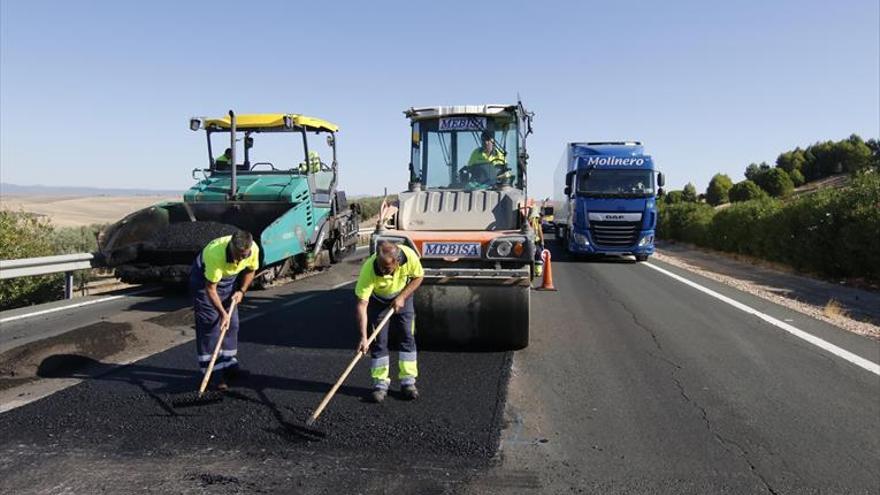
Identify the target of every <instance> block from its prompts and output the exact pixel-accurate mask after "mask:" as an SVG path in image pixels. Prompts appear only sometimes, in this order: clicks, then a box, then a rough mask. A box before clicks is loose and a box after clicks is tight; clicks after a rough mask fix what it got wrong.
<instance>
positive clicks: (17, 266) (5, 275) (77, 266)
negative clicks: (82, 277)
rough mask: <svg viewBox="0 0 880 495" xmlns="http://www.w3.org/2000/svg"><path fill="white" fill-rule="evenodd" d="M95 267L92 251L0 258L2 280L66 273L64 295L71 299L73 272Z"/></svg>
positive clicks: (0, 278) (0, 277)
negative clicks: (10, 258) (14, 258)
mask: <svg viewBox="0 0 880 495" xmlns="http://www.w3.org/2000/svg"><path fill="white" fill-rule="evenodd" d="M95 267H96V266H95V255H93V254H91V253H76V254H62V255H58V256H42V257H39V258H23V259H17V260H0V280H6V279H10V278H18V277H33V276H36V275H51V274H53V273H64V297H65V298H66V299H71V298H73V272H75V271H77V270H88V269H91V268H95Z"/></svg>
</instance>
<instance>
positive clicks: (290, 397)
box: [0, 253, 880, 495]
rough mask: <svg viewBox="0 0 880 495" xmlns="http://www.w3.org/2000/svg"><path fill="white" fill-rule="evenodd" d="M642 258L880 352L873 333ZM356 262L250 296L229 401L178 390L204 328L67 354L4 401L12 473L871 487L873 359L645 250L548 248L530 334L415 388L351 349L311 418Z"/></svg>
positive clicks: (236, 483) (527, 487)
mask: <svg viewBox="0 0 880 495" xmlns="http://www.w3.org/2000/svg"><path fill="white" fill-rule="evenodd" d="M651 263H654V264H656V265H658V266H662V267H663V268H665V269H667V270H670V271H673V272H675V273H679V274H681V275H683V276H686V277H687V278H689V279H691V280H694V281H696V282H698V283H700V284H703V285H705V286H707V287H709V288H711V289H713V290H716V291H718V292H721V293H723V294H725V295H728V296H729V297H732V298H735V299H736V300H738V301H740V302H743V303H745V304H748V305H750V306H752V307H755V308H757V309H760V310H761V311H764V312H767V313H769V314H771V315H772V316H774V317H776V318H779V319H782V320H785V321H789V322H790V323H791V324H792V325H795V326H798V327H799V328H802V329H804V330H805V331H809V332H811V333H814V334H816V335H820V336H822V337H823V338H825V339H827V340H829V341H832V342H835V343H836V344H838V345H841V346H844V347H845V348H847V349H848V350H850V351H851V352H854V353H857V354H859V355H861V356H863V357H866V358H869V359H871V360H873V361H875V362H877V361H878V360H880V344H878V342H877V341H875V340H870V339H867V338H864V337H859V336H855V335H851V334H845V333H842V332H841V331H840V330H838V329H835V328H833V327H830V326H828V325H826V324H824V323H822V322H817V321H816V320H812V319H810V318H808V317H806V316H803V315H798V314H795V313H793V312H791V311H790V310H787V309H785V308H781V307H778V306H775V305H773V304H771V303H767V302H765V301H761V300H758V299H756V298H754V297H753V296H750V295H749V294H745V293H741V292H738V291H736V290H735V289H732V288H729V287H725V286H722V285H720V284H716V283H714V282H712V281H711V280H707V279H703V278H700V277H698V276H694V275H691V274H688V273H687V272H683V271H681V270H678V269H676V268H674V267H670V266H668V265H664V264H662V263H659V262H656V261H651ZM352 266H353V265H352ZM345 270H348V271H345ZM349 272H351V273H349ZM353 272H354V268H352V267H349V268H346V269H344V270H342V271H339V270H337V273H336V274H335V275H332V276H331V277H330V280H327V281H321V279H320V278H315V279H314V280H311V279H310V280H308V281H306V283H305V284H304V286H300V289H297V290H298V291H299V292H297V293H291V294H288V295H279V294H274V293H273V294H274V295H272V297H269V298H267V299H266V301H265V302H264V303H263V304H260V305H258V307H259V308H260V311H261V316H255V317H254V318H253V319H251V320H249V321H247V322H246V323H245V324H244V325H243V331H242V337H241V340H242V344H241V355H242V359H243V362H245V363H246V364H247V366H248V367H249V368H250V370H251V372H252V373H253V374H252V376H251V378H250V380H249V381H248V382H247V384H246V385H243V386H238V387H235V388H234V389H233V392H232V393H230V394H229V395H228V396H227V397H226V399H224V400H223V401H222V402H220V403H217V404H212V405H208V406H203V407H196V408H186V409H182V408H175V407H173V406H172V405H171V400H172V399H173V397H175V396H176V394H178V393H181V392H185V391H187V390H190V389H191V388H192V386H193V384H194V380H195V378H196V377H195V372H194V364H193V362H192V359H193V349H192V343H189V344H185V345H183V346H179V347H175V348H172V349H170V350H168V351H165V352H163V353H160V354H157V355H154V356H152V357H150V358H147V359H144V360H141V361H139V362H137V363H134V364H133V365H131V366H128V367H125V368H122V369H117V370H112V369H109V367H107V366H106V365H102V363H100V362H94V363H91V366H87V367H85V368H80V369H79V370H78V371H75V372H71V373H68V374H66V375H65V374H63V373H62V374H61V376H79V377H81V378H84V381H83V383H81V384H79V385H77V386H74V387H71V388H68V389H65V390H62V391H60V392H57V393H55V394H54V395H51V396H50V397H48V398H45V399H42V400H40V401H37V402H34V403H31V404H29V405H27V406H24V407H21V408H18V409H15V410H13V411H11V412H8V413H5V414H3V415H2V416H0V418H2V421H0V479H2V480H3V481H2V484H0V490H2V491H3V492H4V493H162V494H165V493H304V494H312V493H461V494H468V495H469V494H502V493H503V494H506V493H523V494H537V493H675V494H686V493H694V494H704V493H769V494H783V493H798V494H800V493H856V494H858V493H870V494H876V493H878V492H880V470H878V468H877V466H880V379H878V377H877V375H873V374H871V373H869V372H867V371H865V370H863V369H861V368H857V367H855V366H853V365H851V364H849V363H847V362H845V361H842V360H840V359H838V358H836V357H834V356H832V355H830V354H828V353H827V352H825V351H823V350H820V349H818V348H816V347H814V346H812V345H810V344H807V343H805V342H803V341H801V340H799V339H796V338H794V337H792V336H790V335H789V334H787V333H784V332H782V331H780V330H778V329H776V328H775V327H772V326H770V325H768V324H766V323H765V322H763V321H761V320H759V319H758V318H756V317H754V316H749V315H747V314H745V313H743V312H741V311H738V310H736V309H734V308H733V307H731V306H728V305H725V304H723V303H720V302H719V301H717V300H715V299H712V298H710V297H708V296H706V295H704V294H702V293H700V292H697V291H695V290H693V289H691V288H689V287H687V286H685V285H683V284H681V283H679V282H677V281H675V280H673V279H671V278H669V277H667V276H665V275H663V274H661V273H659V272H657V271H655V270H651V269H650V268H648V267H646V266H642V265H638V264H633V263H629V262H619V261H609V262H583V261H578V260H571V259H567V258H566V257H564V256H562V255H560V254H558V253H555V256H554V274H555V276H556V278H555V283H556V286H557V288H558V289H559V291H558V292H534V293H533V294H532V320H531V332H532V339H531V344H530V346H529V347H528V348H527V349H525V350H523V351H519V352H516V353H513V354H511V353H452V352H444V351H438V350H434V351H424V352H422V353H421V354H420V357H419V364H420V368H421V374H422V377H421V379H420V390H421V391H422V393H423V397H422V398H421V399H420V400H419V401H417V402H415V403H407V402H403V401H400V400H396V399H395V398H393V397H392V398H391V399H389V400H388V401H387V403H386V404H383V405H381V406H375V405H372V404H366V403H364V402H363V401H362V399H361V398H362V396H363V395H364V394H365V393H366V392H367V390H368V387H369V382H368V378H367V370H366V367H365V363H361V365H359V366H358V367H357V368H355V371H354V372H353V374H352V376H351V378H350V380H349V382H347V383H346V385H345V386H344V387H343V388H342V389H341V392H340V396H339V397H338V398H337V399H335V400H334V402H333V403H332V404H331V406H330V408H329V409H328V411H327V413H326V416H325V417H323V418H322V419H321V421H320V423H319V426H320V430H321V431H322V432H323V433H325V434H326V437H325V438H315V437H313V436H312V435H310V434H309V432H308V431H306V430H303V429H302V426H301V425H302V422H303V420H304V419H305V418H306V416H307V415H308V413H309V412H310V411H311V408H312V407H314V406H315V405H316V404H317V403H318V401H319V400H320V398H321V396H322V394H323V392H324V391H325V390H326V389H327V388H328V387H329V386H330V384H331V383H332V382H333V381H334V379H335V376H336V374H338V373H339V372H340V371H341V369H342V368H343V367H344V366H345V364H346V363H347V361H348V359H349V358H350V356H351V348H352V347H353V346H354V345H355V338H354V332H353V330H352V328H353V317H352V311H351V302H352V301H351V300H350V298H351V295H350V292H351V289H350V287H344V288H338V289H332V290H329V287H331V286H333V285H335V284H337V283H339V281H340V280H344V279H345V278H346V277H347V276H349V275H351V274H352V273H353ZM331 273H332V272H331ZM333 277H335V278H333ZM294 285H296V284H294ZM284 290H287V289H284ZM302 297H308V298H309V299H308V304H305V303H303V304H298V305H292V304H290V301H295V300H296V299H297V298H302ZM246 315H247V314H246V313H243V316H246ZM183 318H185V315H184V314H183V313H182V312H180V311H176V312H170V313H168V314H167V315H165V316H163V317H162V318H161V320H162V322H163V323H164V324H168V325H171V326H174V325H179V324H180V323H181V321H182V320H181V319H183ZM178 320H181V321H178ZM55 359H56V360H58V359H62V360H63V359H64V357H63V356H60V357H59V356H56V357H55ZM81 361H82V359H80V360H79V362H80V364H82V363H81ZM54 364H55V366H53V368H52V369H53V370H59V369H60V368H59V367H58V366H57V363H54ZM55 373H60V372H58V371H55ZM48 378H50V377H47V379H48Z"/></svg>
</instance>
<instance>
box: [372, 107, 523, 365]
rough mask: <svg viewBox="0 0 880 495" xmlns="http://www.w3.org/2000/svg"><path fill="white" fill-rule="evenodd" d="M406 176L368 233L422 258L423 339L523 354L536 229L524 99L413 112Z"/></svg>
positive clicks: (418, 300)
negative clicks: (389, 212) (391, 207)
mask: <svg viewBox="0 0 880 495" xmlns="http://www.w3.org/2000/svg"><path fill="white" fill-rule="evenodd" d="M405 115H406V116H407V117H408V118H409V120H410V124H411V139H410V147H411V155H410V156H411V160H410V165H409V172H410V180H409V187H408V189H407V190H406V191H404V192H402V193H400V194H399V196H398V203H397V212H396V213H395V214H394V215H393V217H392V218H390V219H389V220H388V222H385V221H384V219H381V218H380V221H379V223H378V224H377V229H376V231H375V232H374V234H373V235H372V237H371V247H372V249H373V250H375V247H376V245H377V243H378V242H379V241H382V240H385V241H391V242H395V243H404V244H406V245H408V246H410V247H411V248H413V249H415V250H416V251H417V252H418V253H419V254H420V256H421V258H422V265H423V266H424V268H425V280H424V282H423V285H422V287H421V288H420V289H419V290H418V291H417V292H416V295H415V305H416V331H417V332H418V335H419V339H420V342H425V341H431V342H436V343H440V344H441V345H452V346H455V347H459V348H474V347H488V348H492V349H520V348H523V347H526V346H527V345H528V342H529V300H530V295H529V294H530V289H531V280H532V277H533V276H534V273H535V264H536V259H535V251H536V248H535V235H536V233H535V231H534V229H533V228H532V226H531V225H530V222H529V206H528V203H529V202H528V199H527V198H528V196H527V193H526V162H527V159H528V154H527V153H526V137H527V136H528V135H529V134H530V133H531V122H532V113H530V112H528V111H526V109H525V108H524V107H523V105H522V104H521V103H517V104H515V105H475V106H441V107H426V108H410V109H409V110H407V111H406V112H405Z"/></svg>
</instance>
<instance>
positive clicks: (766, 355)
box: [465, 252, 880, 494]
mask: <svg viewBox="0 0 880 495" xmlns="http://www.w3.org/2000/svg"><path fill="white" fill-rule="evenodd" d="M553 259H554V267H553V268H554V274H555V285H556V287H557V288H558V289H559V290H558V292H550V293H548V292H539V293H533V300H532V304H533V306H532V307H533V311H534V313H533V320H532V341H531V344H530V346H529V347H528V348H527V349H525V350H523V351H520V352H517V353H516V354H515V356H514V360H513V372H512V378H511V382H510V389H509V393H508V404H507V415H508V417H510V418H514V419H515V421H514V424H513V426H512V427H511V428H508V430H506V431H505V434H504V436H503V440H502V444H501V456H500V457H501V459H502V461H501V463H500V464H499V465H497V466H492V467H490V469H488V470H487V471H485V472H484V473H482V474H481V475H480V476H478V477H477V479H476V480H474V481H472V482H471V483H470V484H469V485H468V487H467V489H466V490H465V492H466V493H471V494H501V493H511V492H512V493H675V494H682V493H693V494H704V493H769V494H782V493H797V494H801V493H866V494H876V493H880V469H878V466H880V378H878V377H877V375H874V374H872V373H870V372H868V371H866V370H864V369H861V368H858V367H856V366H853V365H851V364H850V363H847V362H845V361H842V360H840V359H838V358H836V357H834V356H832V355H831V354H828V353H827V352H826V351H823V350H821V349H819V348H817V347H814V346H812V345H810V344H807V343H806V342H804V341H801V340H799V339H796V338H794V337H792V336H790V335H789V334H787V333H785V332H783V331H781V330H779V329H777V328H775V327H772V326H770V325H768V324H767V323H765V322H763V321H761V320H759V319H758V318H757V317H754V316H750V315H747V314H745V313H743V312H741V311H739V310H737V309H735V308H733V307H731V306H729V305H726V304H723V303H721V302H719V301H718V300H716V299H713V298H711V297H709V296H707V295H704V294H703V293H700V292H698V291H696V290H693V289H692V288H689V287H687V286H686V285H684V284H681V283H679V282H676V281H675V280H673V279H671V278H669V277H667V276H665V275H663V274H661V273H659V272H657V271H655V270H652V269H650V268H649V267H646V266H641V265H637V264H633V263H630V262H626V261H614V260H611V261H606V262H584V261H579V260H572V259H568V258H567V257H566V256H564V255H562V254H561V253H558V252H555V253H554V258H553ZM651 263H653V264H655V265H657V266H662V267H663V268H665V269H667V270H670V271H674V272H675V273H678V274H679V275H682V276H685V277H686V278H689V279H691V280H693V281H695V282H697V283H699V284H702V285H704V286H706V287H708V288H711V289H712V290H715V291H717V292H720V293H722V294H724V295H727V296H728V297H732V298H734V299H736V300H738V301H740V302H742V303H744V304H748V305H750V306H752V307H755V308H757V309H759V310H761V311H764V312H766V313H768V314H770V315H772V316H774V317H776V318H779V319H780V320H784V321H788V322H790V323H791V324H793V325H796V326H798V327H799V328H801V329H804V330H805V331H809V332H811V333H814V334H816V335H820V336H822V337H823V338H825V339H827V340H829V341H832V342H835V343H837V344H838V345H841V346H844V347H845V348H847V349H848V350H850V351H852V352H855V353H857V354H859V355H861V356H863V357H866V358H868V359H871V360H872V361H874V362H877V361H880V343H878V342H877V341H876V340H871V339H868V338H864V337H861V336H856V335H852V334H848V333H846V332H843V331H841V330H839V329H836V328H833V327H830V326H828V325H825V324H824V323H821V322H817V321H816V320H812V319H810V318H809V317H806V316H804V315H799V314H796V313H794V312H792V311H790V310H788V309H785V308H781V307H779V306H776V305H773V304H770V303H767V302H766V301H761V300H758V299H757V298H754V297H753V296H751V295H749V294H745V293H742V292H739V291H736V290H735V289H731V288H729V287H725V286H722V285H721V284H717V283H714V282H712V281H711V280H707V279H704V278H702V277H699V276H694V275H692V274H690V273H688V272H684V271H681V270H677V269H675V268H674V267H670V266H669V265H666V264H662V263H659V262H657V261H654V260H652V261H651Z"/></svg>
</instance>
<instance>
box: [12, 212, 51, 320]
mask: <svg viewBox="0 0 880 495" xmlns="http://www.w3.org/2000/svg"><path fill="white" fill-rule="evenodd" d="M52 233H53V229H52V225H51V224H49V223H48V222H47V221H45V220H42V219H40V218H38V217H35V216H33V215H29V214H26V213H22V212H12V211H7V210H0V259H3V260H10V259H19V258H34V257H38V256H51V255H53V254H56V253H55V252H54V249H53V245H52ZM61 292H62V284H61V277H60V276H59V275H46V276H41V277H21V278H13V279H7V280H0V310H4V309H10V308H15V307H19V306H26V305H28V304H35V303H40V302H45V301H47V300H50V299H52V298H55V297H58V296H59V295H60V294H61Z"/></svg>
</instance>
